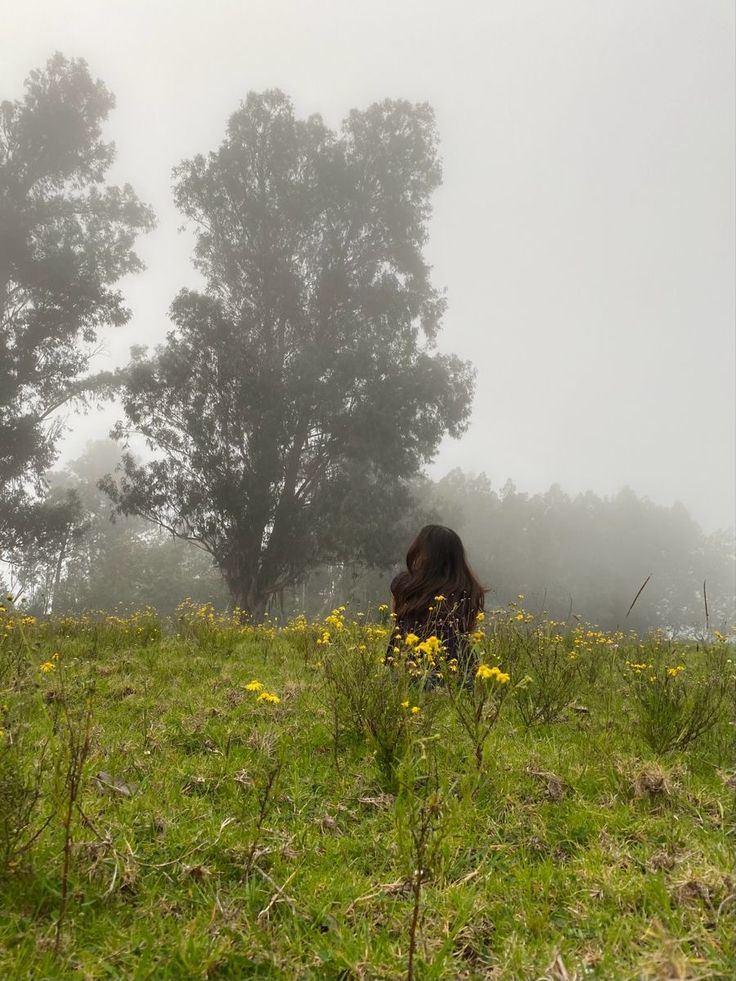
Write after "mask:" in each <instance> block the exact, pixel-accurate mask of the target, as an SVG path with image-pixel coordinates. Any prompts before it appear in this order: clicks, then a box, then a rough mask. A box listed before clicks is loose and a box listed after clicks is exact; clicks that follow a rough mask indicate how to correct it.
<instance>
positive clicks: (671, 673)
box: [667, 664, 685, 678]
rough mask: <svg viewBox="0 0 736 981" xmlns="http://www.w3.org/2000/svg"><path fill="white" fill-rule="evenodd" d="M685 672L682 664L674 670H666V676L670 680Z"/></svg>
mask: <svg viewBox="0 0 736 981" xmlns="http://www.w3.org/2000/svg"><path fill="white" fill-rule="evenodd" d="M684 670H685V665H684V664H677V665H675V667H674V668H667V674H668V675H669V676H670V678H676V677H677V676H678V674H680V673H681V672H682V671H684Z"/></svg>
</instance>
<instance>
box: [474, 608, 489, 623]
mask: <svg viewBox="0 0 736 981" xmlns="http://www.w3.org/2000/svg"><path fill="white" fill-rule="evenodd" d="M485 618H486V615H485V613H484V612H483V610H481V611H480V613H478V614H476V617H475V619H476V620H477V621H478V623H483V621H484V620H485Z"/></svg>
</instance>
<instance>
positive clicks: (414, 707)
mask: <svg viewBox="0 0 736 981" xmlns="http://www.w3.org/2000/svg"><path fill="white" fill-rule="evenodd" d="M421 711H422V710H421V709H420V708H419V706H418V705H412V707H411V714H412V715H418V714H419V712H421Z"/></svg>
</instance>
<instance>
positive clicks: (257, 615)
mask: <svg viewBox="0 0 736 981" xmlns="http://www.w3.org/2000/svg"><path fill="white" fill-rule="evenodd" d="M227 585H228V589H229V590H230V598H231V607H232V609H235V607H238V608H239V609H241V610H242V611H243V612H244V613H247V614H249V616H250V619H251V620H252V622H253V623H261V622H262V621H263V615H264V613H265V612H266V603H267V602H268V596H267V595H266V594H265V593H263V592H262V591H261V590H259V589H258V586H257V582H256V577H255V576H248V577H243V578H242V579H239V580H236V581H232V580H228V583H227Z"/></svg>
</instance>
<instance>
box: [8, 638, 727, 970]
mask: <svg viewBox="0 0 736 981" xmlns="http://www.w3.org/2000/svg"><path fill="white" fill-rule="evenodd" d="M215 640H216V638H215ZM379 647H380V643H379V644H378V645H377V647H376V649H377V650H378V648H379ZM56 650H58V651H60V653H61V658H60V661H59V665H60V667H59V668H58V669H57V670H56V671H52V672H48V673H45V674H42V673H40V672H39V671H38V665H39V664H40V663H41V662H43V661H44V660H46V659H47V658H48V657H50V655H51V653H52V652H53V651H56ZM600 656H601V657H602V658H603V657H605V658H607V659H609V660H610V659H612V658H614V657H618V656H623V655H621V654H620V653H619V654H611V653H605V654H603V653H602V654H601V655H600ZM679 656H680V657H681V659H683V660H687V659H688V658H691V656H692V655H691V652H690V651H689V650H686V649H685V648H683V649H682V651H681V652H679ZM30 659H31V662H32V671H31V673H30V674H28V675H27V676H26V680H25V682H24V684H25V688H23V685H21V684H20V683H19V682H18V683H16V684H15V687H13V686H11V685H10V684H9V683H8V684H7V685H6V691H7V692H9V693H10V694H9V695H7V697H6V701H8V699H11V700H12V698H13V697H15V696H16V695H17V694H18V692H19V691H24V692H25V695H24V697H25V698H26V702H25V703H24V704H25V709H24V711H25V715H24V716H23V719H24V720H25V722H23V723H22V724H21V723H18V726H19V728H18V726H16V730H15V731H16V733H17V734H18V735H17V745H16V746H13V747H11V746H9V745H8V740H7V738H6V743H5V746H4V752H18V753H20V751H21V745H22V747H24V749H23V752H24V753H26V762H30V759H31V757H32V752H33V748H34V747H36V748H38V747H39V746H40V742H41V741H42V740H43V739H44V738H46V737H49V738H50V739H51V743H50V746H51V747H52V749H53V752H54V754H55V756H54V758H57V759H63V756H64V737H63V731H64V730H63V725H62V724H61V723H62V721H63V718H64V714H63V709H64V708H67V709H69V711H70V712H74V711H75V708H74V706H75V705H76V704H77V702H78V701H80V700H81V699H82V694H81V693H82V692H84V691H86V690H87V688H86V686H89V685H91V686H93V694H92V695H91V701H92V708H93V719H92V722H93V731H92V743H91V755H90V757H89V759H88V760H87V762H86V764H85V767H84V778H83V782H82V788H81V794H80V798H79V804H80V809H79V810H77V811H75V813H74V817H73V823H72V827H71V831H72V835H73V847H72V864H71V873H70V895H69V901H68V911H67V915H66V918H65V921H64V924H63V928H62V932H61V937H60V943H59V949H58V951H55V939H56V925H57V919H58V915H59V909H60V903H61V895H60V888H61V886H60V883H61V876H62V846H63V822H62V820H61V813H62V810H61V807H60V804H59V801H61V800H63V794H64V792H63V788H60V787H59V786H56V788H55V789H54V782H53V780H52V773H51V767H50V765H47V766H48V772H47V773H45V774H44V777H43V783H42V787H43V798H42V800H41V801H40V804H39V811H38V813H39V815H40V816H44V815H46V814H47V813H48V809H49V808H50V807H53V808H55V812H54V816H53V818H52V820H51V822H50V824H49V826H48V827H47V828H46V830H45V831H44V832H43V834H41V835H40V836H39V838H38V840H37V841H36V842H35V843H34V846H33V848H32V849H31V850H30V851H29V852H27V853H26V854H24V856H22V857H21V858H20V859H19V860H18V861H16V862H13V863H11V865H10V867H9V868H8V869H7V870H6V872H5V874H4V877H3V879H2V882H1V883H0V898H1V902H2V921H1V922H0V977H2V978H3V979H8V981H11V979H18V981H20V979H33V978H38V979H41V978H46V979H48V978H55V979H56V978H58V979H62V978H63V979H64V981H67V979H68V981H71V979H105V978H130V979H149V978H150V979H153V978H155V979H170V981H174V979H184V978H186V979H189V978H192V979H236V978H237V979H240V978H254V979H255V978H263V979H267V978H268V979H297V978H298V979H304V981H307V979H323V981H353V979H363V978H365V979H369V978H386V979H388V978H392V979H393V978H401V977H405V976H406V961H407V949H408V936H409V923H410V919H411V911H412V896H411V889H410V881H409V878H408V877H409V875H410V872H411V859H410V856H409V855H408V853H407V839H406V834H405V832H403V831H402V829H401V825H400V821H399V817H400V808H399V802H397V800H396V798H395V796H394V794H393V793H391V790H392V789H393V790H395V789H396V788H395V787H391V786H390V785H389V784H387V782H386V779H385V777H383V776H382V775H381V772H380V770H379V768H378V767H377V765H376V760H375V758H374V755H373V752H372V748H371V743H370V741H369V740H367V739H366V738H362V737H361V735H360V733H358V732H353V733H351V732H349V731H346V732H344V733H343V734H342V736H341V737H340V739H339V740H338V744H337V746H336V745H335V741H334V739H333V733H332V727H331V716H330V711H329V699H327V698H326V696H325V691H324V687H323V676H322V672H321V670H320V668H319V666H318V665H316V664H315V661H316V656H315V657H313V658H312V659H311V661H310V660H309V659H306V658H303V657H302V656H301V654H297V653H295V651H294V649H293V647H292V646H291V645H290V644H289V643H288V642H287V640H286V639H285V638H283V637H280V636H277V637H276V639H275V640H270V639H264V638H263V637H259V636H258V635H257V633H253V634H251V635H245V636H244V637H243V639H242V640H237V641H236V642H234V643H233V642H231V640H229V641H228V643H227V644H226V645H224V647H223V649H219V648H218V646H217V643H216V642H212V643H211V644H210V645H208V646H207V647H206V648H204V649H203V648H202V647H201V646H199V645H198V643H197V641H196V639H183V638H179V639H177V638H175V637H164V638H163V639H159V640H156V639H154V640H152V641H151V642H150V643H148V644H145V645H144V646H136V645H135V644H134V643H132V642H131V644H130V646H124V645H123V646H121V647H120V648H119V649H117V650H113V649H112V646H106V645H105V644H104V643H102V644H99V643H98V644H96V645H95V644H92V643H90V642H89V640H87V639H84V638H82V639H80V638H74V637H70V638H66V639H60V638H59V637H58V636H57V637H52V636H44V635H43V632H42V631H39V633H38V636H37V637H36V638H35V639H33V638H32V639H31V640H30ZM687 663H688V664H689V663H690V661H689V660H688V661H687ZM592 675H593V676H594V677H596V680H595V682H591V681H590V680H586V677H587V676H586V675H585V674H584V673H583V672H581V673H580V675H579V677H578V681H577V682H576V684H577V687H576V689H575V691H574V692H571V698H572V696H573V695H574V701H575V703H576V704H581V703H583V704H584V705H585V706H586V707H587V708H588V710H589V711H588V712H587V713H578V712H575V711H574V710H572V711H566V712H564V713H563V714H562V715H561V716H560V717H559V719H558V721H556V722H553V723H547V724H542V725H536V726H533V727H531V728H527V727H525V726H524V725H523V723H522V720H521V718H520V717H519V715H518V713H517V712H516V711H515V709H514V705H513V703H510V704H509V706H508V708H505V709H504V712H503V713H502V715H501V718H500V721H499V723H498V725H497V726H496V728H495V729H494V730H493V732H492V734H491V737H490V740H489V742H488V744H487V746H486V750H485V755H484V760H483V766H482V769H481V771H480V773H477V772H476V769H475V764H474V761H473V756H472V747H471V746H470V745H469V743H468V742H467V740H466V739H464V737H463V735H462V733H461V730H460V729H459V727H458V725H457V722H456V721H455V719H454V718H453V716H452V714H451V712H450V710H449V706H448V704H447V701H446V698H445V695H444V693H443V692H442V691H439V692H437V693H432V694H430V695H427V696H423V697H424V698H425V705H427V706H428V705H429V703H428V702H427V701H426V699H430V698H431V699H433V700H434V702H435V704H436V715H435V717H434V721H433V722H432V731H433V734H434V735H435V736H436V738H435V739H434V740H432V742H431V746H433V747H437V749H436V758H437V765H438V768H439V770H440V772H441V775H442V777H443V783H442V786H443V787H444V791H443V793H444V794H445V796H444V798H443V809H444V814H445V823H444V825H443V833H442V836H441V838H440V840H439V841H438V852H437V856H436V859H435V861H434V864H433V867H432V870H431V876H430V878H429V880H428V881H427V882H426V884H425V885H424V888H423V892H422V907H421V918H420V929H419V940H418V947H417V963H416V977H417V978H421V979H427V981H429V979H441V978H443V979H444V978H448V979H450V978H467V979H476V978H477V979H481V978H486V979H494V981H522V979H536V978H540V977H542V976H548V977H552V978H557V979H560V981H562V979H564V977H565V974H564V973H563V972H567V976H568V977H569V978H571V979H572V978H574V977H577V978H578V979H583V978H591V979H601V981H603V979H605V981H617V979H631V981H634V979H640V978H641V979H648V978H651V979H657V981H664V979H669V978H677V979H696V978H698V979H700V978H713V979H723V981H725V979H732V978H734V977H735V976H736V868H735V867H734V866H735V863H734V851H735V845H736V838H735V837H734V790H733V789H732V787H731V786H729V784H728V782H727V780H728V778H729V777H730V775H731V774H732V772H733V766H734V760H733V756H732V746H733V717H732V716H730V717H729V716H728V714H727V713H726V715H724V717H723V719H722V720H721V721H720V722H719V725H718V726H716V727H715V728H713V729H712V730H711V731H710V732H709V733H707V734H706V735H704V736H702V737H700V738H699V739H698V740H697V741H696V742H694V743H693V744H692V745H690V746H689V747H688V748H687V749H686V750H683V751H680V752H670V753H667V754H661V755H657V754H655V753H654V752H653V751H652V750H650V749H649V748H648V746H647V743H646V742H645V741H644V740H643V738H642V737H641V735H640V731H639V728H638V727H637V724H636V716H635V713H634V712H633V711H632V706H631V704H630V703H629V702H628V701H627V698H626V692H625V689H624V688H620V689H619V688H616V691H615V696H612V694H611V685H613V684H614V679H615V678H618V677H619V675H618V674H617V673H616V672H615V671H614V670H613V669H611V671H608V672H607V671H606V670H604V671H602V672H592ZM253 678H256V679H258V680H260V681H261V682H263V683H264V685H265V686H266V689H267V690H269V691H272V692H276V693H277V694H278V695H279V696H280V698H281V701H280V703H279V704H277V705H270V704H266V703H263V702H258V701H257V699H256V696H255V694H254V693H252V692H248V691H245V690H244V687H243V686H244V685H245V684H246V683H247V682H249V681H250V680H251V679H253ZM61 682H63V692H64V694H63V695H57V696H49V695H47V694H46V693H47V691H48V690H53V691H54V692H57V691H59V690H60V683H61ZM18 697H20V695H18ZM19 704H20V703H19ZM611 707H613V711H611ZM11 709H12V705H11ZM7 711H10V709H7ZM18 712H21V710H20V709H18ZM18 718H21V716H20V715H19V716H18ZM54 720H56V723H57V725H61V728H59V729H58V731H57V734H56V735H55V736H54V735H53V733H52V728H53V725H54ZM24 726H25V728H24ZM6 729H7V731H8V733H9V732H10V731H11V729H12V726H11V723H10V722H6ZM417 731H419V730H417ZM414 746H415V749H416V744H414ZM279 756H280V757H281V758H282V759H283V769H282V770H281V772H280V774H279V777H278V778H277V781H276V783H275V788H274V792H273V797H272V799H271V801H270V803H269V805H268V806H267V807H266V814H265V818H264V820H263V824H262V827H261V829H260V832H259V833H257V834H256V832H255V823H256V814H257V811H258V799H259V792H260V790H259V788H262V787H263V786H264V785H265V784H264V781H265V779H266V774H267V772H268V770H269V767H270V766H271V765H272V763H273V760H274V759H275V758H277V757H279ZM100 772H104V773H107V774H109V775H111V776H113V777H115V778H116V779H118V780H121V781H124V782H125V784H127V785H128V787H129V788H130V789H131V790H133V793H132V796H124V795H122V794H121V793H119V792H115V791H114V790H110V789H105V788H100V787H99V786H98V785H97V784H96V782H95V780H94V777H95V775H96V774H97V773H100ZM55 794H56V795H57V796H55ZM402 799H403V798H402ZM254 843H255V848H254V850H253V861H252V864H251V868H250V869H248V856H249V854H250V853H251V849H252V847H253V846H254ZM555 972H556V973H555Z"/></svg>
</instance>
